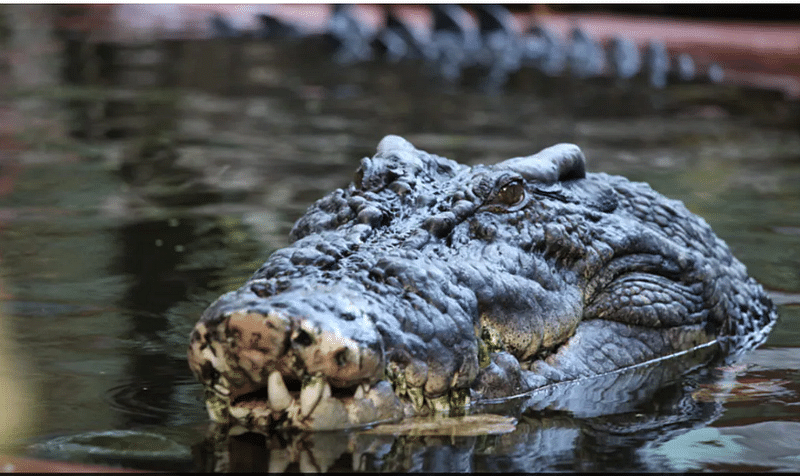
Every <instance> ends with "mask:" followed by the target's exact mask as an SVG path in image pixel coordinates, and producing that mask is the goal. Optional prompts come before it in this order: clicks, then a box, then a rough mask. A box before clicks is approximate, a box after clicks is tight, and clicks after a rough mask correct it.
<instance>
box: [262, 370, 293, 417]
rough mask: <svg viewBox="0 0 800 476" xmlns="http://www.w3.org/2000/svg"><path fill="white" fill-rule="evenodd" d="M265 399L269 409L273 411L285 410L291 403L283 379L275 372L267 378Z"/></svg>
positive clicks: (290, 397)
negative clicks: (267, 400) (267, 401)
mask: <svg viewBox="0 0 800 476" xmlns="http://www.w3.org/2000/svg"><path fill="white" fill-rule="evenodd" d="M267 398H268V399H269V406H270V408H271V409H272V410H275V411H283V410H286V409H287V408H289V405H291V403H292V396H291V395H289V390H288V389H287V388H286V384H285V383H283V377H282V376H281V374H280V372H278V371H277V370H275V371H274V372H272V373H271V374H269V377H267Z"/></svg>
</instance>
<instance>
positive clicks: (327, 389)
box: [322, 382, 333, 398]
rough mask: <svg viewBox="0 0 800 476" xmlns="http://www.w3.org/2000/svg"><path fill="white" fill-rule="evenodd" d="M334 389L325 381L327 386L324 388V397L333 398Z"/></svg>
mask: <svg viewBox="0 0 800 476" xmlns="http://www.w3.org/2000/svg"><path fill="white" fill-rule="evenodd" d="M332 394H333V391H332V390H331V384H329V383H328V382H325V387H324V388H323V389H322V398H331V395H332Z"/></svg>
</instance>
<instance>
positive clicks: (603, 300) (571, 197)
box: [189, 136, 776, 431]
mask: <svg viewBox="0 0 800 476" xmlns="http://www.w3.org/2000/svg"><path fill="white" fill-rule="evenodd" d="M291 237H292V239H293V240H294V242H293V244H292V245H290V246H289V247H287V248H284V249H281V250H278V251H276V252H275V253H273V254H272V256H270V258H269V259H268V260H267V262H266V263H265V264H264V265H263V266H262V267H261V268H260V269H259V270H258V271H257V272H256V273H255V275H254V276H253V277H251V278H250V280H248V282H247V283H246V284H245V285H244V286H242V287H241V288H240V289H239V290H237V291H234V292H231V293H228V294H225V295H223V296H222V297H220V298H219V299H218V300H217V301H216V302H215V303H213V304H212V305H211V306H210V307H209V308H208V310H207V311H206V312H205V313H204V314H203V316H202V318H201V319H200V322H198V324H197V326H196V327H195V329H194V331H193V332H192V336H191V344H190V348H189V363H190V366H191V368H192V370H193V371H194V373H195V375H197V377H198V378H199V379H200V381H201V382H203V383H204V384H205V386H206V388H207V406H208V409H209V414H210V415H211V418H212V419H213V420H215V421H218V422H228V423H232V424H236V425H239V426H242V427H244V428H245V429H247V430H254V431H269V430H271V429H277V428H301V429H330V428H346V427H352V426H359V425H364V424H368V423H373V422H376V421H384V420H391V419H397V418H401V417H403V416H410V415H415V414H423V413H426V412H430V411H441V410H453V409H456V408H461V407H464V406H465V405H468V404H469V403H470V402H475V401H478V400H489V399H494V398H502V397H508V396H513V395H518V394H521V393H524V392H526V391H528V390H531V389H534V388H538V387H541V386H543V385H547V384H550V383H554V382H562V381H567V380H574V379H579V378H581V377H586V376H592V375H598V374H603V373H607V372H611V371H615V370H617V369H621V368H625V367H629V366H632V365H635V364H638V363H642V362H645V361H648V360H652V359H655V358H658V357H661V356H665V355H670V354H674V353H677V352H681V351H684V350H688V349H692V348H695V347H697V346H700V345H704V344H708V343H712V342H714V341H716V342H718V343H719V346H720V348H721V349H722V350H724V351H726V352H735V351H737V350H740V349H743V348H748V347H752V346H753V345H757V344H758V343H760V342H761V341H763V339H764V338H765V336H766V333H767V332H768V331H769V329H770V328H771V326H772V325H773V323H774V321H775V319H776V313H775V310H774V306H773V304H772V303H771V302H770V301H769V299H768V298H767V297H766V296H765V294H764V291H763V289H762V288H761V286H760V285H759V284H757V283H756V282H755V281H754V280H753V279H752V278H749V277H748V276H747V273H746V269H745V267H744V265H742V264H741V263H740V262H739V261H737V260H736V259H735V258H734V257H733V256H732V255H731V253H730V250H729V249H728V247H727V246H726V245H725V243H724V242H722V241H721V240H720V239H719V238H717V237H716V236H715V235H714V233H713V232H712V230H711V229H710V227H709V226H708V225H707V224H706V223H705V221H703V219H701V218H699V217H697V216H696V215H693V214H692V213H690V212H689V211H688V210H686V208H685V207H684V206H683V204H682V203H680V202H678V201H675V200H670V199H667V198H665V197H663V196H661V195H659V194H658V193H656V192H655V191H653V190H652V189H651V188H650V187H649V186H647V185H646V184H642V183H634V182H630V181H628V180H626V179H625V178H622V177H615V176H609V175H606V174H602V173H599V174H594V173H589V174H587V173H586V172H585V165H584V157H583V154H582V152H581V151H580V149H578V147H577V146H574V145H570V144H560V145H557V146H553V147H550V148H548V149H545V150H544V151H542V152H540V153H538V154H536V155H533V156H530V157H520V158H515V159H509V160H506V161H504V162H502V163H499V164H496V165H493V166H482V165H478V166H474V167H468V166H465V165H461V164H458V163H456V162H454V161H451V160H448V159H445V158H442V157H438V156H435V155H431V154H428V153H426V152H423V151H419V150H416V149H415V148H414V147H413V146H412V145H411V144H410V143H409V142H407V141H405V140H404V139H402V138H400V137H397V136H387V137H386V138H384V139H383V140H382V141H381V143H380V144H379V145H378V151H377V153H376V155H375V156H374V157H372V158H365V159H363V160H362V162H361V166H360V167H359V169H358V171H357V173H356V177H355V180H354V182H353V183H352V184H351V185H350V187H349V188H348V189H347V190H336V191H334V192H333V193H331V194H329V195H328V196H326V197H324V198H322V199H321V200H319V201H317V202H316V203H315V204H314V205H313V206H312V207H311V208H310V209H309V210H308V212H307V213H306V215H305V216H303V217H302V218H300V220H299V221H298V222H297V223H296V224H295V226H294V228H293V230H292V232H291Z"/></svg>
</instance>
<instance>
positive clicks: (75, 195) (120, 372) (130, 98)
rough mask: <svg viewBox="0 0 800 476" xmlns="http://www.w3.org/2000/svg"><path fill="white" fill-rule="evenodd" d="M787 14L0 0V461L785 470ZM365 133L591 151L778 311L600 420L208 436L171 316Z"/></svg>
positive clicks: (797, 118)
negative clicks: (652, 197) (713, 243)
mask: <svg viewBox="0 0 800 476" xmlns="http://www.w3.org/2000/svg"><path fill="white" fill-rule="evenodd" d="M798 20H800V7H798V6H796V5H768V6H767V5H765V6H761V5H735V6H722V5H720V6H718V5H612V6H600V5H591V6H584V5H517V4H515V5H505V6H476V5H465V6H463V7H462V6H458V5H446V6H442V5H438V6H426V5H390V6H387V5H381V6H376V5H347V6H331V5H322V4H315V5H77V4H63V5H0V284H2V285H1V286H0V321H1V322H0V333H1V335H0V343H1V344H0V368H2V372H0V378H2V382H0V389H2V393H1V394H0V435H2V439H0V445H1V446H0V454H5V455H9V456H7V457H3V458H4V459H2V461H0V463H2V464H3V465H4V469H7V470H19V469H24V468H34V469H35V470H38V471H56V470H63V469H64V468H65V466H59V464H69V465H79V464H83V465H85V464H100V465H104V467H111V466H113V467H120V466H121V467H125V468H134V469H156V470H184V471H186V470H191V469H198V470H202V469H206V470H211V469H264V468H267V469H270V468H271V469H279V470H283V469H288V470H311V469H315V470H347V471H354V470H359V469H372V470H397V471H401V470H402V471H405V470H426V471H432V470H437V469H439V470H453V471H455V470H492V471H496V470H500V469H506V470H516V471H534V470H548V469H549V470H581V471H585V470H595V471H601V470H610V469H613V470H619V469H622V470H639V471H643V470H662V471H664V470H666V471H688V470H766V469H783V470H787V469H788V470H795V471H796V470H798V469H800V463H798V460H797V458H796V455H797V454H798V453H800V444H798V441H800V418H799V417H798V413H797V408H799V407H798V402H800V397H799V396H798V391H799V390H800V377H799V376H798V370H797V369H798V368H800V346H798V342H800V340H798V337H800V311H798V306H799V305H800V185H799V184H800V105H799V103H798V98H800V23H798ZM386 134H399V135H402V136H404V137H406V138H407V139H409V140H410V141H411V142H412V143H413V144H414V145H416V146H417V147H418V148H420V149H423V150H427V151H429V152H431V153H435V154H437V155H441V156H445V157H448V158H451V159H454V160H457V161H459V162H464V163H468V164H475V163H493V162H497V161H500V160H503V159H506V158H509V157H515V156H521V155H528V154H531V153H534V152H536V151H539V150H540V149H542V148H544V147H547V146H549V145H552V144H554V143H557V142H574V143H576V144H578V145H580V146H581V148H582V149H583V151H584V152H585V154H586V156H587V158H588V163H589V169H590V171H596V172H597V171H603V172H608V173H612V174H621V175H625V176H627V177H629V178H631V179H632V180H641V181H647V182H649V183H650V184H651V185H652V186H653V188H655V189H656V190H658V191H659V192H661V193H663V194H664V195H667V196H669V197H672V198H677V199H680V200H683V201H684V203H685V204H686V205H687V207H688V208H689V209H690V210H692V211H693V212H695V213H697V214H699V215H701V216H702V217H704V218H705V219H706V220H707V221H708V222H709V223H710V224H711V226H712V227H713V228H714V230H715V231H716V232H717V233H718V235H719V236H720V237H721V238H723V239H724V240H725V241H727V242H728V243H729V245H730V246H731V248H732V249H733V251H734V254H735V255H736V256H737V257H738V258H739V259H740V260H741V261H743V262H744V263H745V264H746V265H747V267H748V269H749V271H750V273H751V274H752V275H753V276H754V277H755V278H756V279H757V280H759V281H760V282H762V283H763V284H764V285H765V287H766V288H767V289H768V291H769V293H770V296H771V297H772V298H773V299H774V300H775V301H776V303H777V304H778V305H779V314H780V321H779V323H778V325H777V327H776V328H775V330H774V331H773V333H772V334H771V336H770V338H769V341H768V342H767V344H766V345H765V346H763V347H762V348H760V349H758V350H757V351H755V352H753V353H752V354H751V355H750V356H749V357H748V358H747V360H746V361H745V362H744V363H742V365H741V366H739V367H736V368H730V369H716V370H714V371H710V373H709V374H708V375H705V374H704V377H703V379H695V380H696V381H695V380H692V382H694V383H693V385H694V386H686V387H685V388H684V387H682V386H678V387H675V388H673V389H672V390H671V392H672V393H670V392H662V398H668V397H669V398H670V399H671V400H668V401H667V400H664V401H659V400H657V399H655V397H653V399H651V400H647V401H643V402H641V404H640V405H639V406H637V407H636V409H635V411H632V410H626V411H624V412H623V411H622V410H620V412H619V415H616V416H614V418H617V419H614V418H612V417H611V416H608V417H605V416H604V417H603V418H607V419H608V421H606V420H603V422H604V424H605V423H609V422H610V423H613V424H614V425H616V426H615V427H614V428H616V429H615V430H613V431H612V430H610V429H608V428H611V426H610V423H609V426H602V428H604V430H602V431H600V430H598V428H600V426H599V425H600V423H598V422H599V420H598V419H597V418H594V419H585V418H580V417H577V416H575V415H570V414H566V415H558V416H557V417H553V416H552V415H533V416H528V417H526V418H527V419H526V420H525V421H524V422H521V423H520V425H518V427H517V428H516V429H515V430H514V432H513V433H511V434H507V435H501V436H497V435H488V434H487V435H484V436H483V437H482V438H477V437H463V438H461V439H459V438H454V439H449V438H442V439H436V438H433V439H429V440H421V439H414V438H411V437H407V438H406V437H403V438H400V437H389V436H370V437H366V436H364V435H360V436H358V435H353V434H347V435H339V440H343V441H348V444H347V445H344V446H342V445H339V446H337V445H336V444H334V443H332V442H328V441H327V440H325V441H326V443H325V444H323V443H320V442H318V443H317V446H316V447H315V446H314V445H313V444H311V443H308V442H300V443H296V444H295V446H292V445H289V444H287V443H286V442H282V443H281V442H277V443H276V442H275V441H272V440H267V441H266V442H265V441H260V440H259V441H255V442H254V441H250V440H248V441H246V442H244V443H243V442H241V441H240V442H239V443H237V444H238V445H240V446H235V445H232V446H227V447H224V448H222V449H220V448H221V447H220V446H219V444H217V446H214V444H211V443H208V440H206V439H205V438H206V434H207V429H208V428H207V427H208V425H207V416H206V412H205V408H204V405H203V401H202V392H201V388H200V385H199V384H197V383H195V381H194V378H193V377H192V375H191V373H190V372H189V369H188V366H187V365H186V362H185V355H186V345H187V341H188V333H189V331H190V330H191V328H192V326H193V325H194V323H195V321H196V320H197V318H198V317H199V315H200V313H201V312H202V310H203V309H204V308H205V306H207V305H208V304H209V303H210V302H211V301H212V300H213V299H215V298H216V297H217V296H218V295H219V294H221V293H222V292H225V291H228V290H232V289H235V288H237V287H238V286H239V285H241V284H242V283H243V282H244V280H245V279H246V278H247V277H249V276H250V274H251V273H252V272H253V271H255V270H256V269H257V268H258V266H259V265H260V264H261V263H262V262H263V261H264V260H265V259H266V258H267V256H268V255H269V253H271V252H272V251H274V250H275V249H277V248H279V247H282V246H286V245H287V244H288V232H289V230H290V229H291V226H292V223H293V222H294V221H295V220H296V219H297V218H298V217H299V216H301V215H302V214H303V213H304V211H305V209H306V208H307V207H308V206H309V205H310V204H311V203H313V202H314V201H315V200H316V199H318V198H320V197H321V196H323V195H324V194H325V193H327V192H330V191H332V190H334V189H336V188H339V187H346V186H347V185H348V183H349V182H350V180H351V178H352V174H353V172H354V171H355V169H356V168H357V166H358V164H359V160H360V159H361V158H362V157H365V156H371V155H372V154H373V153H374V150H375V146H376V145H377V143H378V142H379V141H380V139H381V138H382V137H383V136H384V135H386ZM663 395H667V396H668V397H665V396H663ZM676 395H677V396H680V398H678V397H676ZM675 401H678V402H682V403H681V405H683V406H681V405H678V404H675V403H674V402H675ZM688 402H694V403H692V404H691V405H690V407H691V408H692V409H693V410H692V411H691V412H687V411H685V408H686V405H687V404H688ZM626 408H628V407H626ZM681 408H683V410H682V409H681ZM636 415H638V416H636ZM642 415H645V417H646V418H650V420H649V421H651V422H652V424H651V425H650V426H646V428H645V426H643V425H642V424H641V418H645V417H642ZM623 417H625V418H628V419H625V418H623ZM634 417H635V418H634ZM637 418H638V419H639V420H636V419H637ZM633 420H636V422H638V423H633ZM620 428H622V429H626V430H625V431H623V430H621V429H620ZM364 438H366V439H364ZM335 439H336V438H334V440H335ZM765 441H770V442H773V443H774V444H769V445H766V444H763V442H765ZM426 442H427V443H426ZM209 445H211V446H209ZM241 445H244V447H242V446H241ZM248 445H249V446H248ZM298 445H299V446H298ZM548 445H549V446H548ZM209 448H211V449H209ZM254 448H255V449H254ZM265 448H267V449H268V450H265ZM321 448H322V449H325V448H327V450H326V451H328V452H327V453H326V452H325V451H322V450H321ZM237 451H238V453H236V452H237ZM220 452H222V453H225V454H227V456H226V457H227V458H228V459H227V460H224V461H228V463H224V464H223V463H220V461H222V460H219V459H217V460H214V458H215V457H217V456H218V455H219V454H220ZM226 452H229V453H226ZM278 454H280V455H281V456H280V457H279V456H278ZM214 455H217V456H214ZM242 455H249V456H246V457H244V456H242ZM254 455H262V456H259V457H257V456H254ZM263 455H266V456H263ZM303 455H310V456H303ZM364 455H368V456H369V457H367V456H364ZM531 455H533V456H531ZM357 456H358V457H357ZM534 456H535V457H534ZM209 458H211V460H213V461H212V462H211V463H209V462H208V461H209ZM237 458H238V459H237ZM259 458H261V459H259ZM277 461H280V462H281V463H280V464H278V463H276V462H277ZM57 462H58V463H57ZM233 462H236V463H235V464H234V463H233ZM236 464H240V466H236ZM270 464H272V466H270ZM26 465H28V466H26ZM31 465H33V466H31ZM37 465H38V466H37ZM226 465H227V466H226ZM259 465H260V466H259ZM276 465H277V466H276ZM66 467H70V468H74V467H78V468H82V467H80V466H66Z"/></svg>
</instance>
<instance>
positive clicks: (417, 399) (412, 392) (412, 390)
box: [408, 387, 425, 413]
mask: <svg viewBox="0 0 800 476" xmlns="http://www.w3.org/2000/svg"><path fill="white" fill-rule="evenodd" d="M408 398H410V399H411V404H412V405H414V411H416V412H417V413H419V412H420V411H421V410H422V407H423V406H424V405H425V395H424V394H423V393H422V387H409V388H408Z"/></svg>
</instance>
